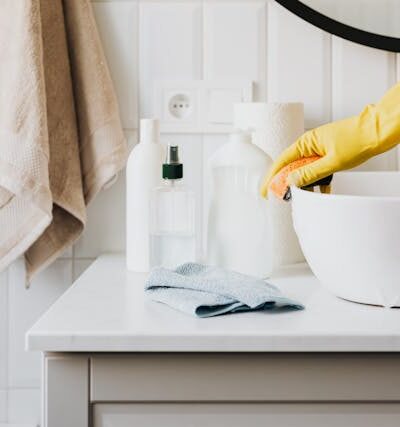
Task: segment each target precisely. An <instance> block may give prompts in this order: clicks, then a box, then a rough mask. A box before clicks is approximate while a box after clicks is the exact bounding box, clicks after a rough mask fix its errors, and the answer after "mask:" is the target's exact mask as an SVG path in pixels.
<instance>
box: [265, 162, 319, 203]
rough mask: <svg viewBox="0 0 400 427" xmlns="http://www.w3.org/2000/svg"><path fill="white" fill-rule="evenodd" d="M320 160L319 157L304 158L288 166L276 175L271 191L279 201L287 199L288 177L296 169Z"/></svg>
mask: <svg viewBox="0 0 400 427" xmlns="http://www.w3.org/2000/svg"><path fill="white" fill-rule="evenodd" d="M318 159H320V157H319V156H312V157H303V158H302V159H299V160H295V161H294V162H292V163H290V164H288V165H287V166H285V167H284V168H282V169H281V170H280V171H279V173H278V174H277V175H275V177H274V179H273V180H272V182H271V184H270V185H269V189H270V190H271V191H272V192H273V193H274V194H275V195H276V197H278V198H279V199H286V197H285V196H286V193H287V192H288V188H289V184H288V176H289V174H291V173H292V172H293V171H295V170H296V169H299V168H301V167H302V166H305V165H308V164H309V163H312V162H315V161H316V160H318Z"/></svg>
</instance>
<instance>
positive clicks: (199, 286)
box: [145, 263, 304, 317]
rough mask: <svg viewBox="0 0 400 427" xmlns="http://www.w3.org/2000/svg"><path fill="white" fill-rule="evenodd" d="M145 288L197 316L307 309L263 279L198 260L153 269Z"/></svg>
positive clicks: (177, 307) (161, 300)
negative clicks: (285, 308)
mask: <svg viewBox="0 0 400 427" xmlns="http://www.w3.org/2000/svg"><path fill="white" fill-rule="evenodd" d="M145 290H146V293H147V294H148V295H149V297H150V298H151V299H152V300H154V301H158V302H161V303H164V304H167V305H169V306H171V307H173V308H175V309H177V310H180V311H183V312H184V313H187V314H191V315H193V316H197V317H211V316H218V315H220V314H227V313H235V312H242V311H254V310H266V309H271V308H280V307H288V308H292V309H297V310H300V309H303V308H304V306H303V305H302V304H299V303H298V302H296V301H293V300H291V299H289V298H286V297H284V296H282V294H281V293H280V291H279V289H278V288H276V287H275V286H273V285H271V284H269V283H267V282H265V281H264V280H261V279H257V278H254V277H251V276H246V275H244V274H240V273H236V272H233V271H227V270H224V269H222V268H218V267H211V266H207V265H202V264H197V263H187V264H182V265H181V266H179V267H177V268H176V269H175V270H168V269H166V268H162V267H158V268H155V269H153V270H152V271H151V273H150V275H149V277H148V279H147V282H146V285H145Z"/></svg>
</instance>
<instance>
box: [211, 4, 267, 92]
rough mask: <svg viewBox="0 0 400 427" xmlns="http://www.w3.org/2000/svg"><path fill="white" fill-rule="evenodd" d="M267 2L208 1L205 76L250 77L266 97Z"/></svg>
mask: <svg viewBox="0 0 400 427" xmlns="http://www.w3.org/2000/svg"><path fill="white" fill-rule="evenodd" d="M266 7H267V5H266V2H265V1H250V2H249V1H248V2H243V1H242V2H237V1H236V2H215V1H207V2H205V3H204V14H203V17H204V23H203V24H204V25H203V29H204V36H203V38H204V44H203V56H204V63H203V69H204V76H203V77H204V78H205V79H207V80H212V79H229V78H231V79H232V78H235V79H241V78H243V79H249V80H252V81H254V82H255V100H263V99H265V76H266V60H267V56H266V51H267V50H266V43H267V38H266V19H267V16H266Z"/></svg>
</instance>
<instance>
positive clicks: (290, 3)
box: [275, 0, 400, 52]
mask: <svg viewBox="0 0 400 427" xmlns="http://www.w3.org/2000/svg"><path fill="white" fill-rule="evenodd" d="M275 1H276V2H278V3H279V4H281V5H282V6H283V7H285V8H286V9H288V10H290V11H291V12H292V13H294V14H295V15H297V16H299V17H300V18H302V19H304V20H305V21H307V22H309V23H310V24H313V25H315V26H317V27H318V28H321V30H324V31H327V32H328V33H330V34H334V35H336V36H339V37H342V38H344V39H347V40H350V41H352V42H355V43H359V44H363V45H365V46H370V47H374V48H377V49H383V50H388V51H392V52H400V39H397V38H395V37H387V36H383V35H380V34H374V33H369V32H368V31H363V30H359V29H357V28H354V27H351V26H349V25H346V24H342V23H341V22H338V21H336V20H334V19H332V18H329V17H327V16H325V15H323V14H322V13H319V12H317V11H315V10H314V9H312V8H311V7H309V6H307V5H305V4H304V3H302V2H301V1H299V0H275Z"/></svg>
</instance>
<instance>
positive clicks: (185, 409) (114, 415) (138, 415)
mask: <svg viewBox="0 0 400 427" xmlns="http://www.w3.org/2000/svg"><path fill="white" fill-rule="evenodd" d="M399 424H400V405H399V404H372V405H366V404H333V403H332V404H302V403H301V404H285V403H284V404H258V403H255V404H241V403H238V404H217V403H215V404H212V403H211V404H209V403H206V404H202V403H199V404H175V403H174V404H153V403H149V404H146V403H145V404H99V405H95V407H94V427H133V426H140V427H221V426H229V427H243V426H248V427H265V426H277V427H278V426H282V427H321V426H324V427H338V426H351V427H377V426H379V427H397V426H398V425H399Z"/></svg>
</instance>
